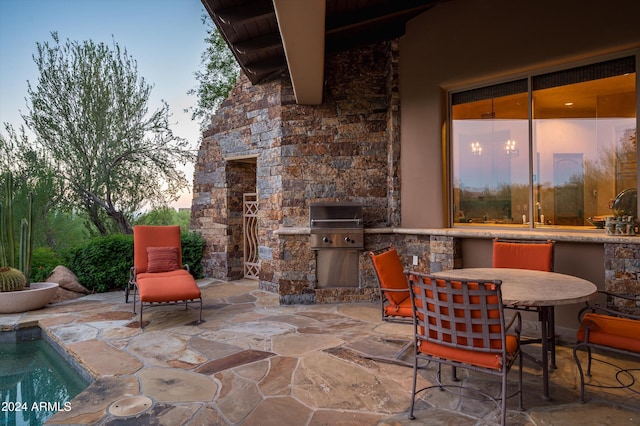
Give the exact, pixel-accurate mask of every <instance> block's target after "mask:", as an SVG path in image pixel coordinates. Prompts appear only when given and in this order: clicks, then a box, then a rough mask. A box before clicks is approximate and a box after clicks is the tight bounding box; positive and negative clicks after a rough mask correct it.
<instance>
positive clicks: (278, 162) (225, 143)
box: [191, 42, 400, 303]
mask: <svg viewBox="0 0 640 426" xmlns="http://www.w3.org/2000/svg"><path fill="white" fill-rule="evenodd" d="M325 76H326V82H325V83H326V84H325V89H324V100H323V103H322V105H318V106H308V105H297V104H296V103H295V98H294V94H293V89H292V86H291V82H290V81H289V79H288V78H285V77H283V78H279V79H275V80H273V81H270V82H267V83H261V84H259V85H256V86H253V85H251V84H250V83H249V81H248V79H246V77H244V76H241V77H240V78H239V80H238V83H237V84H236V86H235V87H234V89H233V91H232V93H231V95H230V97H229V99H228V100H227V101H225V102H224V103H223V104H222V106H221V107H220V109H219V110H218V112H217V113H216V115H215V116H214V117H212V120H211V125H210V127H209V129H208V130H207V131H206V132H204V134H203V141H202V144H201V147H200V151H199V153H198V160H197V164H196V168H195V173H194V200H193V205H192V222H191V227H192V229H194V230H197V231H200V232H202V234H203V236H204V238H205V240H206V241H207V247H206V250H205V255H204V261H203V262H204V269H205V274H206V275H207V276H210V277H215V278H220V279H235V278H239V277H238V276H237V275H238V262H237V259H238V256H240V257H241V256H242V245H241V237H242V236H241V232H240V233H239V232H238V229H239V227H238V223H237V213H238V211H237V208H235V207H234V202H233V200H235V199H237V197H238V194H239V193H240V192H241V191H247V190H249V191H251V189H248V186H250V185H246V181H250V182H255V189H253V191H254V192H257V194H258V201H259V219H258V230H259V257H260V278H259V279H260V287H261V288H263V289H266V290H270V291H274V292H278V293H279V294H280V296H281V302H282V303H314V302H318V301H331V300H335V299H336V298H339V299H343V300H344V299H348V298H356V299H358V298H360V299H361V298H364V299H371V298H373V297H375V295H374V292H373V287H374V286H375V281H370V280H368V279H365V278H366V277H361V281H360V283H361V285H360V288H359V289H355V290H354V289H349V290H346V293H349V292H351V293H352V294H351V295H349V294H346V293H345V291H343V290H340V291H338V290H335V289H327V290H323V291H318V290H317V289H315V288H314V285H315V258H314V254H313V252H311V250H310V247H309V237H308V235H306V236H305V235H296V236H289V237H287V238H280V237H279V236H278V235H277V233H276V232H275V231H276V230H278V229H279V228H281V227H283V226H284V227H296V226H308V223H309V212H308V210H309V205H310V203H312V202H319V201H357V202H361V203H362V204H363V205H364V219H365V226H366V227H387V226H398V225H399V223H400V200H399V193H400V190H399V189H400V171H399V170H398V165H399V161H398V160H399V155H400V152H399V146H400V138H399V128H400V127H399V126H400V122H399V117H400V111H399V105H400V103H399V90H398V46H397V42H384V43H378V44H373V45H370V46H366V47H363V48H358V49H353V50H350V51H348V52H342V53H337V54H333V55H328V57H327V59H326V64H325ZM238 162H242V163H248V164H253V165H254V167H255V181H254V180H251V179H249V178H248V176H246V175H244V177H242V178H240V179H239V178H238V176H243V175H242V174H239V173H230V172H229V170H230V169H231V168H232V166H233V165H234V164H236V163H238ZM233 194H235V195H233ZM366 262H368V259H367V258H366V256H365V254H364V253H363V255H362V258H361V263H362V264H363V265H362V266H363V267H364V266H365V263H366ZM365 269H366V268H365ZM365 275H366V273H365ZM336 293H344V294H336Z"/></svg>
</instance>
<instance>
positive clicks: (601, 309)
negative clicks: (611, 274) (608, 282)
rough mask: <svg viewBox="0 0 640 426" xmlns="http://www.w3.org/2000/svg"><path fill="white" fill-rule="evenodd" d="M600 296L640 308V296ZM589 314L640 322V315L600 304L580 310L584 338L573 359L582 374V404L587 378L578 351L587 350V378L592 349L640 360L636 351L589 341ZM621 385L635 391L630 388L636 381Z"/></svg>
mask: <svg viewBox="0 0 640 426" xmlns="http://www.w3.org/2000/svg"><path fill="white" fill-rule="evenodd" d="M598 293H599V294H602V295H606V296H607V298H608V299H609V298H618V299H623V300H627V301H630V302H631V303H633V304H635V306H640V297H639V296H628V295H625V294H619V293H613V292H609V291H598ZM587 313H597V314H604V315H606V316H610V317H613V318H625V319H631V320H636V321H639V322H640V315H633V314H628V313H624V312H620V311H616V310H613V309H611V308H608V307H605V306H601V305H598V304H590V303H588V302H587V306H585V307H584V308H582V309H581V310H580V312H579V313H578V320H579V321H580V323H581V324H582V325H583V326H584V338H583V340H581V341H580V340H579V341H578V342H577V343H576V344H575V346H574V348H573V358H574V359H575V361H576V365H577V366H578V373H579V374H580V402H581V403H583V404H584V402H585V392H584V388H585V381H584V376H585V372H584V370H583V368H582V363H581V362H580V358H579V357H578V351H579V350H580V349H585V350H586V352H587V371H586V375H587V376H589V377H590V376H591V361H592V353H591V350H592V349H597V350H602V351H605V352H615V353H619V354H622V355H626V356H630V357H633V358H639V359H640V353H639V352H634V351H630V350H626V349H621V348H617V347H614V346H608V345H602V344H597V343H593V342H591V341H590V340H589V334H590V331H591V328H592V327H593V324H591V323H589V322H588V321H585V320H583V317H584V315H585V314H587ZM638 339H640V336H638ZM620 383H621V386H619V388H629V389H630V390H631V391H633V392H636V391H634V390H633V389H631V388H630V387H631V386H632V385H633V384H634V383H635V382H634V381H631V383H630V384H629V385H627V386H625V385H624V384H622V382H620Z"/></svg>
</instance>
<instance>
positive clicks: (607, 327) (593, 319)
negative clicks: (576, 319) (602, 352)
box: [577, 313, 640, 353]
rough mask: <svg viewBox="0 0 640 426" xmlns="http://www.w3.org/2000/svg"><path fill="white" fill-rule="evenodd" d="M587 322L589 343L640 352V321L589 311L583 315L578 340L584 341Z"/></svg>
mask: <svg viewBox="0 0 640 426" xmlns="http://www.w3.org/2000/svg"><path fill="white" fill-rule="evenodd" d="M585 324H586V325H588V326H589V328H590V330H589V343H594V344H596V345H604V346H609V347H612V348H617V349H623V350H627V351H631V352H636V353H640V321H638V320H633V319H630V318H618V317H614V316H611V315H603V314H594V313H588V314H585V315H584V316H583V317H582V321H581V324H580V328H579V329H578V333H577V337H578V341H580V342H584V335H585Z"/></svg>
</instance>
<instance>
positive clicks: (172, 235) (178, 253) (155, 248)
mask: <svg viewBox="0 0 640 426" xmlns="http://www.w3.org/2000/svg"><path fill="white" fill-rule="evenodd" d="M133 263H134V266H133V267H132V268H131V272H130V277H129V285H128V286H127V288H126V290H125V302H127V303H128V302H129V293H130V292H131V291H133V312H134V313H136V295H137V294H138V293H139V295H140V328H142V327H143V325H142V310H143V306H144V305H145V304H147V305H153V304H177V303H182V302H184V304H185V309H188V307H189V303H196V302H199V303H200V316H199V319H198V322H202V297H201V294H200V289H199V288H198V285H197V284H196V281H195V279H194V278H193V276H192V275H191V274H190V273H189V269H188V266H187V265H183V264H182V247H181V244H180V227H179V226H135V227H134V228H133Z"/></svg>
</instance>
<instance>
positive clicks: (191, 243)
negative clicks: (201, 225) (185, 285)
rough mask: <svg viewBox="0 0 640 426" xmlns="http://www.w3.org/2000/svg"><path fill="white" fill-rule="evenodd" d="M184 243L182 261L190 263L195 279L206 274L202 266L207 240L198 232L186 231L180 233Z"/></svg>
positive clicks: (190, 269) (181, 241) (190, 270)
mask: <svg viewBox="0 0 640 426" xmlns="http://www.w3.org/2000/svg"><path fill="white" fill-rule="evenodd" d="M180 243H181V244H182V263H184V264H187V265H189V272H191V275H193V277H194V278H195V279H198V278H202V277H203V276H204V272H203V268H202V255H203V253H204V246H205V241H204V238H203V237H202V235H200V234H199V233H197V232H185V233H182V234H181V235H180Z"/></svg>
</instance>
